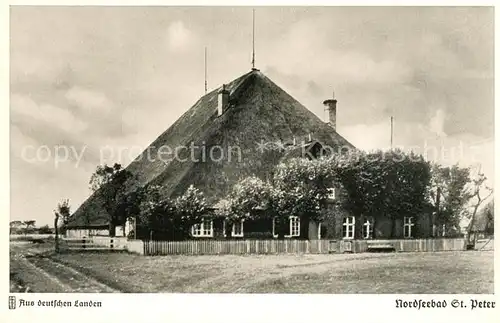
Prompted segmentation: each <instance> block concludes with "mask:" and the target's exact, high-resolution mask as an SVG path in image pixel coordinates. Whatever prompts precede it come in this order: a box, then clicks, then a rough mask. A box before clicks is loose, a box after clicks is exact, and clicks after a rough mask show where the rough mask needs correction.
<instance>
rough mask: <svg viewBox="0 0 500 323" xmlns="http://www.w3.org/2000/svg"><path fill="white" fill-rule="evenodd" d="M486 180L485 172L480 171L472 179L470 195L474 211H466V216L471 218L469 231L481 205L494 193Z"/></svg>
mask: <svg viewBox="0 0 500 323" xmlns="http://www.w3.org/2000/svg"><path fill="white" fill-rule="evenodd" d="M486 180H487V178H486V176H485V175H484V173H481V172H479V173H478V174H477V177H476V178H474V179H473V180H472V181H471V185H470V188H469V196H470V200H471V207H472V212H471V213H466V212H464V214H465V216H466V217H467V218H469V219H470V222H469V226H468V228H469V230H468V231H470V230H471V228H473V226H474V222H475V219H476V214H477V211H478V210H479V207H480V206H481V205H482V204H483V202H484V201H486V200H487V199H488V198H489V197H490V196H491V195H492V194H493V189H492V188H491V187H489V186H487V185H486ZM468 233H469V232H468Z"/></svg>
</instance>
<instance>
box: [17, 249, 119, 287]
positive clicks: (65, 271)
mask: <svg viewBox="0 0 500 323" xmlns="http://www.w3.org/2000/svg"><path fill="white" fill-rule="evenodd" d="M10 260H11V268H10V269H11V278H12V277H14V279H15V281H16V284H15V285H16V286H19V287H21V286H22V288H23V289H24V291H28V292H38V293H61V292H62V293H117V292H119V291H117V290H116V289H113V288H111V287H109V286H107V285H105V284H103V283H101V282H99V281H97V280H95V279H93V278H91V277H89V276H87V275H85V274H84V273H82V272H80V271H78V270H76V269H74V268H71V267H69V266H67V265H64V264H61V263H58V262H55V261H54V260H52V259H50V257H48V256H47V255H44V254H43V253H42V252H39V251H37V250H33V249H30V248H28V247H26V246H11V257H10ZM11 285H12V284H11Z"/></svg>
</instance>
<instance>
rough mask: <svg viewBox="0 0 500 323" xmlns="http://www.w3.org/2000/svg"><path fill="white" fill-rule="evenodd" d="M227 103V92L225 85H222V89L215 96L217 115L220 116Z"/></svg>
mask: <svg viewBox="0 0 500 323" xmlns="http://www.w3.org/2000/svg"><path fill="white" fill-rule="evenodd" d="M228 103H229V91H228V90H227V89H226V84H222V89H221V90H220V91H219V93H218V95H217V114H218V115H219V116H220V115H222V114H223V113H224V112H225V111H226V108H227V105H228Z"/></svg>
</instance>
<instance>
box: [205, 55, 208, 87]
mask: <svg viewBox="0 0 500 323" xmlns="http://www.w3.org/2000/svg"><path fill="white" fill-rule="evenodd" d="M207 90H208V86H207V48H206V47H205V94H207Z"/></svg>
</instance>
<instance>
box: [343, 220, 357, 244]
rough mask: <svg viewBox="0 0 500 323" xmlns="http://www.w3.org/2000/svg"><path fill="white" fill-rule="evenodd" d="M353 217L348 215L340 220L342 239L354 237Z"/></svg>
mask: <svg viewBox="0 0 500 323" xmlns="http://www.w3.org/2000/svg"><path fill="white" fill-rule="evenodd" d="M354 223H355V221H354V217H353V216H348V217H345V218H344V221H343V222H342V237H343V238H344V239H354Z"/></svg>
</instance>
